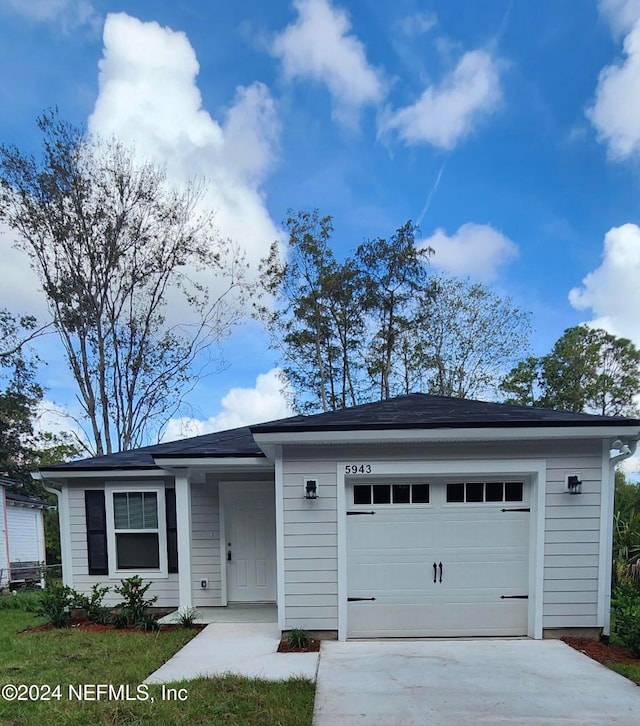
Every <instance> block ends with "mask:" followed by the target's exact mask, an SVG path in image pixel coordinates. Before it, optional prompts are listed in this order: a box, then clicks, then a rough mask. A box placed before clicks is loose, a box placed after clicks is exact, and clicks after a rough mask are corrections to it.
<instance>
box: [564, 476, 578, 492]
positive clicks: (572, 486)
mask: <svg viewBox="0 0 640 726" xmlns="http://www.w3.org/2000/svg"><path fill="white" fill-rule="evenodd" d="M567 489H568V490H569V494H582V481H581V480H580V475H579V474H569V475H568V476H567Z"/></svg>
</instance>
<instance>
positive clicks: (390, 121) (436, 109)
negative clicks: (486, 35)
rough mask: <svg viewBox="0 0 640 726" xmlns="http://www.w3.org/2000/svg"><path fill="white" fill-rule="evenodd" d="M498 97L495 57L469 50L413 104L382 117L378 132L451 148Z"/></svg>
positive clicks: (482, 116) (496, 101) (497, 71)
mask: <svg viewBox="0 0 640 726" xmlns="http://www.w3.org/2000/svg"><path fill="white" fill-rule="evenodd" d="M501 98H502V89H501V86H500V74H499V68H498V64H497V62H496V60H495V59H494V58H493V56H492V55H491V54H490V53H487V52H486V51H484V50H473V51H469V52H468V53H465V54H464V55H463V56H462V58H461V59H460V61H459V62H458V65H457V66H456V67H455V68H454V69H453V70H452V71H451V72H450V73H449V74H448V75H447V76H445V78H444V79H443V80H442V82H441V83H440V85H438V86H434V85H432V86H429V87H428V88H426V89H425V90H424V92H423V93H422V95H421V96H420V98H419V99H418V100H417V101H416V102H415V103H414V104H412V105H411V106H406V107H404V108H401V109H399V110H397V111H394V112H393V113H390V114H388V115H387V117H386V118H383V119H382V121H381V131H382V132H387V131H396V132H397V133H398V135H399V136H400V138H401V139H402V140H403V141H405V142H406V143H407V144H420V143H427V144H431V145H432V146H435V147H438V148H440V149H446V150H449V149H453V148H454V147H455V146H456V145H457V144H458V143H459V142H460V141H462V140H463V139H464V138H465V137H467V136H468V135H469V134H470V133H471V132H472V131H473V130H474V129H475V127H476V125H477V123H478V121H480V120H481V119H482V118H484V117H485V116H488V115H489V114H491V113H492V112H493V111H494V110H495V109H496V107H497V105H498V104H499V102H500V99H501Z"/></svg>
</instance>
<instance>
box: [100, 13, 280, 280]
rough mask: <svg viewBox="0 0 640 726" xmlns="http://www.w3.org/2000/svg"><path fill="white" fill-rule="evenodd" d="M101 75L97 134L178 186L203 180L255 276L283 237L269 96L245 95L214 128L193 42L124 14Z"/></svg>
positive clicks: (220, 223) (114, 27) (258, 91)
mask: <svg viewBox="0 0 640 726" xmlns="http://www.w3.org/2000/svg"><path fill="white" fill-rule="evenodd" d="M99 67H100V74H99V87H100V92H99V96H98V99H97V100H96V104H95V108H94V111H93V114H92V115H91V117H90V119H89V128H90V129H91V131H93V132H96V133H98V134H100V135H103V136H110V135H115V136H117V137H118V138H120V139H121V140H123V141H124V142H125V143H133V144H135V148H136V152H137V153H138V154H140V155H141V156H143V157H145V158H150V159H152V160H154V161H156V162H158V163H160V164H163V165H165V166H166V169H167V173H168V175H169V177H170V179H171V180H172V181H174V182H178V183H179V182H182V181H184V180H186V179H187V178H189V177H191V176H197V177H204V178H205V179H206V180H207V181H208V185H209V186H208V193H207V197H206V202H207V204H208V205H209V206H210V207H211V208H213V209H214V210H216V225H217V227H218V229H219V230H220V233H221V234H222V236H223V237H229V238H231V239H232V240H234V241H236V242H238V243H239V244H240V245H241V246H242V248H243V249H244V250H245V252H246V254H247V259H248V261H249V262H250V263H253V268H254V269H255V267H256V263H257V262H258V260H259V259H261V258H262V257H264V255H265V254H266V253H267V250H268V247H269V245H270V244H271V242H273V240H275V239H276V238H277V237H278V236H279V231H278V229H277V227H276V225H275V224H274V222H273V221H272V220H271V218H270V216H269V212H268V210H267V208H266V205H265V200H264V194H263V191H262V190H261V183H262V182H263V181H264V179H265V177H266V176H267V174H268V173H269V171H270V170H271V168H272V166H273V163H274V160H275V159H276V157H277V154H278V138H279V130H280V125H279V121H278V117H277V114H276V109H275V105H274V102H273V99H272V98H271V96H270V94H269V90H268V89H267V87H266V86H264V85H263V84H261V83H253V84H252V85H250V86H248V87H239V88H238V89H237V92H236V98H235V100H234V103H233V105H232V106H231V107H230V108H229V110H228V113H227V114H226V117H225V119H223V120H222V121H218V120H216V119H214V118H213V117H212V116H211V115H210V114H209V113H208V112H207V110H206V109H205V108H203V106H202V96H201V94H200V90H199V88H198V85H197V75H198V71H199V65H198V60H197V58H196V54H195V51H194V49H193V48H192V46H191V44H190V43H189V40H188V38H187V36H186V35H185V34H184V33H181V32H176V31H173V30H171V29H170V28H165V27H161V26H160V25H159V24H158V23H155V22H149V23H144V22H142V21H140V20H138V19H136V18H132V17H130V16H128V15H126V14H125V13H118V14H111V15H108V16H107V19H106V22H105V26H104V51H103V58H102V60H101V61H100V64H99Z"/></svg>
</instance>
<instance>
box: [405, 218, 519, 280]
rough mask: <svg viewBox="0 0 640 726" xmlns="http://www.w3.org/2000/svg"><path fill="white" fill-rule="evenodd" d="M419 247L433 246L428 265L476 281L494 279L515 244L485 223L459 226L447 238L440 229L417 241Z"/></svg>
mask: <svg viewBox="0 0 640 726" xmlns="http://www.w3.org/2000/svg"><path fill="white" fill-rule="evenodd" d="M419 247H420V248H424V247H433V249H434V250H435V255H433V257H431V260H430V261H431V264H432V265H433V266H434V267H436V268H438V269H440V270H444V271H445V272H448V273H449V274H451V275H456V276H460V277H464V276H469V277H471V278H472V279H474V280H478V281H480V282H491V281H492V280H494V279H495V278H496V277H497V276H498V274H499V272H500V268H501V267H503V266H504V265H506V264H507V263H509V262H510V261H511V260H512V259H514V258H515V257H516V256H517V254H518V247H517V245H516V244H515V243H514V242H512V241H511V240H510V239H509V238H508V237H506V236H505V235H503V234H502V233H501V232H498V231H497V230H496V229H494V228H493V227H491V226H490V225H488V224H471V223H469V224H463V225H462V227H460V228H459V229H458V231H457V232H455V234H453V235H451V236H449V235H448V234H447V233H446V232H445V230H443V229H442V228H439V229H437V230H436V231H435V232H434V233H433V234H432V235H431V237H427V238H425V239H422V240H420V242H419Z"/></svg>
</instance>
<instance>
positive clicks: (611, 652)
mask: <svg viewBox="0 0 640 726" xmlns="http://www.w3.org/2000/svg"><path fill="white" fill-rule="evenodd" d="M561 640H562V641H563V642H565V643H566V644H567V645H570V646H571V647H572V648H575V649H576V650H579V651H580V652H581V653H584V654H585V655H588V656H589V658H592V659H593V660H597V661H598V663H603V664H604V665H607V664H608V663H628V664H630V665H637V666H640V658H635V657H634V656H632V655H631V653H629V651H628V650H627V649H626V648H623V647H622V646H621V645H607V644H606V643H601V642H600V641H599V640H589V638H561Z"/></svg>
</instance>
